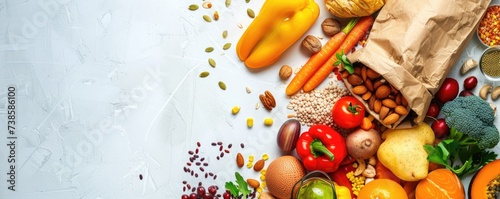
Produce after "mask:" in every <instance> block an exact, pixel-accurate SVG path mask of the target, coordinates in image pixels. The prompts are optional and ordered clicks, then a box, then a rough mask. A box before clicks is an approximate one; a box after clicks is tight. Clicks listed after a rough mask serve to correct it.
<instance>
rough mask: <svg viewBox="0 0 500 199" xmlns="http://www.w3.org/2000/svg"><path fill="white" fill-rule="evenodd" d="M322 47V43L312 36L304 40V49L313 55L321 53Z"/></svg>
mask: <svg viewBox="0 0 500 199" xmlns="http://www.w3.org/2000/svg"><path fill="white" fill-rule="evenodd" d="M321 46H322V44H321V41H319V39H318V38H317V37H315V36H312V35H307V36H306V37H305V38H304V40H302V47H303V48H304V49H306V50H307V51H308V52H310V53H311V54H314V53H317V52H319V51H320V50H321Z"/></svg>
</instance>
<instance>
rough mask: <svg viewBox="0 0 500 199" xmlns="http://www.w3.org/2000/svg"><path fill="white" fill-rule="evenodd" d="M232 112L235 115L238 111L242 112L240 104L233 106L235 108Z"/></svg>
mask: <svg viewBox="0 0 500 199" xmlns="http://www.w3.org/2000/svg"><path fill="white" fill-rule="evenodd" d="M231 112H232V113H233V115H236V114H238V112H240V106H233V109H231Z"/></svg>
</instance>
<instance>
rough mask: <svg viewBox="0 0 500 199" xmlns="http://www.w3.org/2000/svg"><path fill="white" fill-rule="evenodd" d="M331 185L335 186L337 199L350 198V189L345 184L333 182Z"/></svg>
mask: <svg viewBox="0 0 500 199" xmlns="http://www.w3.org/2000/svg"><path fill="white" fill-rule="evenodd" d="M333 185H334V186H335V192H336V195H337V199H352V198H351V191H350V190H349V188H347V187H345V186H340V185H338V184H337V183H335V182H334V183H333Z"/></svg>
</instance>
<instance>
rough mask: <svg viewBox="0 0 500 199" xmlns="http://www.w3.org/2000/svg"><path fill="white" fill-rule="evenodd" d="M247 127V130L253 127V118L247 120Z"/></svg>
mask: <svg viewBox="0 0 500 199" xmlns="http://www.w3.org/2000/svg"><path fill="white" fill-rule="evenodd" d="M247 126H248V128H252V126H253V118H251V117H249V118H247Z"/></svg>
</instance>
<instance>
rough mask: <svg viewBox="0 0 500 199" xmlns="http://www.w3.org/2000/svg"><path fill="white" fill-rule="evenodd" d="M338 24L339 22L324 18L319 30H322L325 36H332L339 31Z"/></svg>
mask: <svg viewBox="0 0 500 199" xmlns="http://www.w3.org/2000/svg"><path fill="white" fill-rule="evenodd" d="M340 26H341V25H340V22H339V20H337V19H335V18H326V19H325V20H323V22H322V23H321V29H322V30H323V33H325V35H327V36H333V35H335V34H337V33H339V32H340V31H341V27H340Z"/></svg>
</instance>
